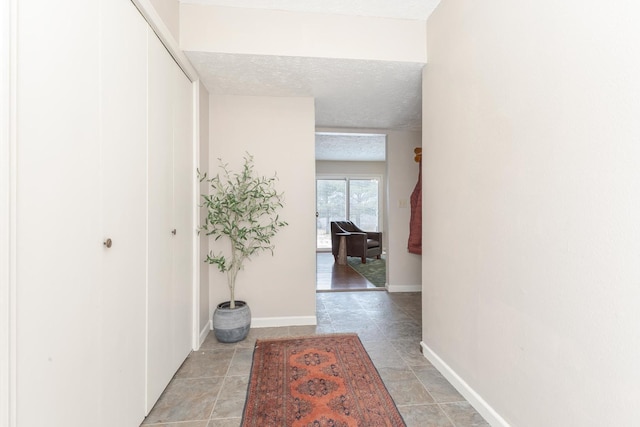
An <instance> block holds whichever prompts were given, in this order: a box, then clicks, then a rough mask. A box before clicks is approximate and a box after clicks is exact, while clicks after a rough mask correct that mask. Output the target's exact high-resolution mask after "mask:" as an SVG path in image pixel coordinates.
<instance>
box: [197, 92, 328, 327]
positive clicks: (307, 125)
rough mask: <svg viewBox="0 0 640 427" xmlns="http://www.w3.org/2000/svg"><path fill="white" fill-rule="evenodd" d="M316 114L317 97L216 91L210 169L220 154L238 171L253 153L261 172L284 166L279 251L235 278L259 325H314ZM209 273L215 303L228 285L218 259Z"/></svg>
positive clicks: (249, 265)
mask: <svg viewBox="0 0 640 427" xmlns="http://www.w3.org/2000/svg"><path fill="white" fill-rule="evenodd" d="M314 113H315V112H314V104H313V99H312V98H272V97H242V96H217V95H212V96H211V97H210V114H211V116H210V117H211V121H210V135H211V141H210V143H211V145H210V152H209V171H210V173H217V170H218V169H217V167H218V164H219V162H218V160H217V159H218V158H222V159H223V160H224V161H225V162H226V163H228V164H229V166H230V167H231V168H232V169H233V170H239V167H240V166H241V165H242V162H243V160H242V158H243V156H244V153H245V152H249V153H250V154H251V155H253V156H254V160H255V169H256V172H258V173H260V174H263V175H266V176H270V175H272V174H273V173H274V172H277V174H278V177H279V182H278V186H277V188H278V190H280V191H283V192H284V193H285V207H284V209H282V211H281V217H282V218H283V219H284V220H285V221H287V222H288V223H289V226H287V227H285V228H283V229H282V230H281V231H280V232H279V233H278V235H277V236H276V237H275V238H274V240H273V243H274V244H275V252H274V256H273V257H272V256H271V254H270V253H268V252H266V253H261V254H260V255H259V256H257V257H255V258H253V259H252V260H251V261H249V262H247V263H246V265H245V270H244V271H241V272H240V273H239V274H238V278H237V281H236V297H237V298H238V299H241V300H242V299H244V300H246V301H247V302H248V303H249V306H250V307H251V312H252V316H253V323H252V326H276V325H287V324H315V314H316V313H315V251H314V248H315V189H314V183H315V181H314V171H315V167H314V141H315V129H314ZM218 243H219V242H218ZM211 245H212V247H214V248H215V247H218V246H219V245H215V244H213V243H212V244H211ZM210 278H211V288H210V290H211V303H212V304H213V305H214V306H215V305H217V304H218V303H220V302H222V301H226V300H228V299H229V292H228V288H227V284H226V279H225V276H224V275H223V274H222V273H220V272H218V270H217V269H216V268H215V266H211V267H210Z"/></svg>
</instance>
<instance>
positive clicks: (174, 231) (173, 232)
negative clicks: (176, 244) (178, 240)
mask: <svg viewBox="0 0 640 427" xmlns="http://www.w3.org/2000/svg"><path fill="white" fill-rule="evenodd" d="M176 233H177V231H176V229H175V228H174V229H173V230H171V234H173V235H174V236H175V235H176Z"/></svg>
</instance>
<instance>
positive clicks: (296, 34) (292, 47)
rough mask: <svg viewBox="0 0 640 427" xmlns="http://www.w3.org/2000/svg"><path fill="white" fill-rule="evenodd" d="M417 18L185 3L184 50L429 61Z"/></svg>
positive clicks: (182, 16)
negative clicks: (391, 17) (407, 18)
mask: <svg viewBox="0 0 640 427" xmlns="http://www.w3.org/2000/svg"><path fill="white" fill-rule="evenodd" d="M425 36H426V30H425V25H424V22H421V21H418V20H415V21H413V20H405V19H388V18H373V17H361V16H346V15H324V14H319V13H300V12H288V11H279V10H264V9H248V8H236V7H216V6H205V5H199V4H186V3H182V4H181V5H180V47H181V48H182V49H183V50H185V51H205V52H221V53H238V54H242V53H244V54H255V55H282V56H305V57H307V56H311V57H318V58H348V59H373V60H386V61H407V62H421V63H424V62H426V54H427V52H426V39H425Z"/></svg>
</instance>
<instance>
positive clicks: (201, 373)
mask: <svg viewBox="0 0 640 427" xmlns="http://www.w3.org/2000/svg"><path fill="white" fill-rule="evenodd" d="M234 352H235V349H233V348H220V349H214V350H198V351H192V352H191V354H190V355H189V357H187V360H185V361H184V363H183V364H182V366H181V367H180V369H179V370H178V372H177V373H176V376H175V377H176V378H205V377H224V376H225V375H226V374H227V370H228V369H229V364H230V363H231V358H232V357H233V354H234Z"/></svg>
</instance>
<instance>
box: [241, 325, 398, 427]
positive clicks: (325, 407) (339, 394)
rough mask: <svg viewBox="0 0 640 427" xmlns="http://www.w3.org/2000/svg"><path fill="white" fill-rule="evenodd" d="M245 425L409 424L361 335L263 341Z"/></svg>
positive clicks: (391, 426)
mask: <svg viewBox="0 0 640 427" xmlns="http://www.w3.org/2000/svg"><path fill="white" fill-rule="evenodd" d="M241 425H242V427H249V426H251V427H298V426H304V427H325V426H331V427H352V426H361V427H372V426H388V427H401V426H405V423H404V421H403V420H402V416H401V415H400V413H399V412H398V408H396V405H395V403H394V402H393V399H392V398H391V396H390V395H389V392H388V391H387V389H386V387H385V386H384V384H383V382H382V379H381V378H380V375H379V374H378V371H377V370H376V368H375V366H373V363H372V362H371V359H370V358H369V355H368V354H367V352H366V350H365V349H364V347H363V346H362V343H361V342H360V339H359V338H358V335H356V334H333V335H317V336H310V337H299V338H298V337H296V338H282V339H271V340H258V341H257V342H256V347H255V350H254V353H253V366H252V368H251V380H250V383H249V390H248V392H247V400H246V403H245V407H244V414H243V417H242V424H241Z"/></svg>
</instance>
